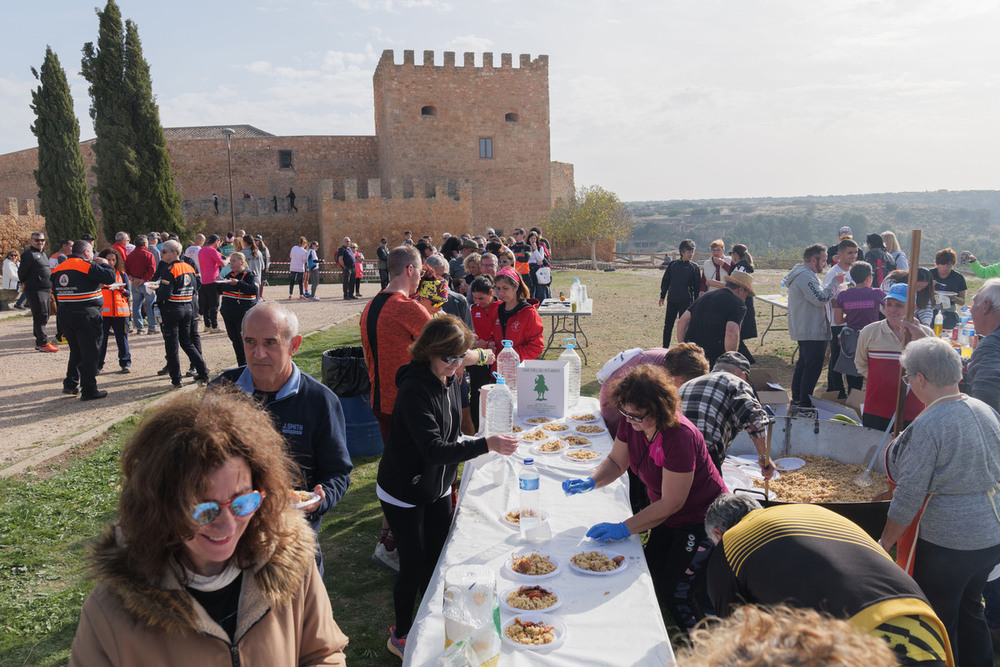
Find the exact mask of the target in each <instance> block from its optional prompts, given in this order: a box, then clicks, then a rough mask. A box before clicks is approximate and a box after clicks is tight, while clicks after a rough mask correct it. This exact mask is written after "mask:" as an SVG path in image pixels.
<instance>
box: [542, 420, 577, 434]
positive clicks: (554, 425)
mask: <svg viewBox="0 0 1000 667" xmlns="http://www.w3.org/2000/svg"><path fill="white" fill-rule="evenodd" d="M546 426H551V427H552V428H545V427H546ZM539 428H540V429H541V430H542V432H544V433H548V434H549V435H551V436H553V437H558V436H560V435H562V434H563V433H568V432H570V431H572V427H571V426H570V425H569V424H564V423H563V422H549V423H548V424H543V425H541V426H540V427H539ZM556 428H558V429H560V430H558V431H556V430H554V429H556Z"/></svg>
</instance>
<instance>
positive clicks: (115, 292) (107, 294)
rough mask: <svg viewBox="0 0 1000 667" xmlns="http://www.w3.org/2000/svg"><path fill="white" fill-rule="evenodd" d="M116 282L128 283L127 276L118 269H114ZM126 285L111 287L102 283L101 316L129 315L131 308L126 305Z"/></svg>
mask: <svg viewBox="0 0 1000 667" xmlns="http://www.w3.org/2000/svg"><path fill="white" fill-rule="evenodd" d="M114 282H116V283H125V285H128V277H127V276H126V275H125V274H124V273H121V272H119V271H115V280H114ZM128 295H129V292H128V287H125V288H123V289H111V288H109V287H108V286H107V285H104V287H103V289H101V297H102V298H103V299H104V306H103V307H102V308H101V316H102V317H129V316H130V315H131V314H132V309H131V308H129V305H128Z"/></svg>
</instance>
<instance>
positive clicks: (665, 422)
mask: <svg viewBox="0 0 1000 667" xmlns="http://www.w3.org/2000/svg"><path fill="white" fill-rule="evenodd" d="M610 398H611V402H612V403H613V404H614V405H616V406H618V408H621V407H622V406H623V405H625V404H628V405H632V406H634V407H635V408H636V409H637V410H639V412H641V413H644V414H647V415H649V416H651V417H653V419H654V420H655V421H656V428H658V429H660V431H666V430H668V429H671V428H673V427H675V426H677V423H678V421H679V420H678V419H677V410H678V409H679V408H680V405H681V402H680V399H679V398H678V397H677V389H676V388H675V387H674V383H673V381H672V380H671V379H670V374H669V373H667V371H666V369H664V368H663V367H662V366H654V365H652V364H643V365H641V366H636V367H635V368H633V369H632V370H630V371H629V372H628V373H627V374H626V375H625V376H624V377H623V378H622V379H620V380H618V381H617V382H616V383H615V384H614V385H613V386H612V388H611V396H610Z"/></svg>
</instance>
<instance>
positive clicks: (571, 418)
mask: <svg viewBox="0 0 1000 667" xmlns="http://www.w3.org/2000/svg"><path fill="white" fill-rule="evenodd" d="M585 415H594V413H593V412H578V413H577V414H576V415H570V416H569V417H568V418H567V419H568V421H571V422H573V423H574V424H594V423H596V422H599V421H601V415H600V414H599V413H598V414H596V415H594V418H593V419H577V418H576V417H577V416H581V417H582V416H585Z"/></svg>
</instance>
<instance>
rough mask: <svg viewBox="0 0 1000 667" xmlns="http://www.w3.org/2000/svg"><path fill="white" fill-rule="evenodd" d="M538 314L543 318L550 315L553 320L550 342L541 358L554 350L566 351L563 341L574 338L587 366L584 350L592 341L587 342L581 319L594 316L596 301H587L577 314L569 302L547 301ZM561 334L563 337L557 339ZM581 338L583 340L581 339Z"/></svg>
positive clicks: (542, 304)
mask: <svg viewBox="0 0 1000 667" xmlns="http://www.w3.org/2000/svg"><path fill="white" fill-rule="evenodd" d="M538 314H539V315H541V316H543V317H544V316H546V315H548V316H550V317H551V318H552V326H550V327H549V340H548V341H547V342H546V344H545V350H544V351H543V352H542V355H541V356H544V355H545V353H546V352H548V351H549V350H551V349H553V348H554V349H556V350H563V349H565V348H566V346H565V345H563V341H564V340H565V339H566V338H569V337H573V338H576V342H577V345H576V349H577V351H578V352H579V353H580V354H581V355H582V356H583V363H584V364H586V363H587V353H586V352H585V351H584V349H583V348H584V347H589V346H590V341H589V340H587V334H585V333H584V332H583V326H581V324H580V318H581V317H589V316H591V315H593V314H594V300H593V299H587V300H586V301H585V302H584V303H583V305H582V306H580V307H578V308H577V309H576V312H572V306H571V305H570V302H569V301H560V300H559V299H545V301H542V303H541V305H539V306H538ZM559 334H562V335H560V336H559V338H556V336H557V335H559ZM581 336H582V337H583V340H581V339H580V337H581Z"/></svg>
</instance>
